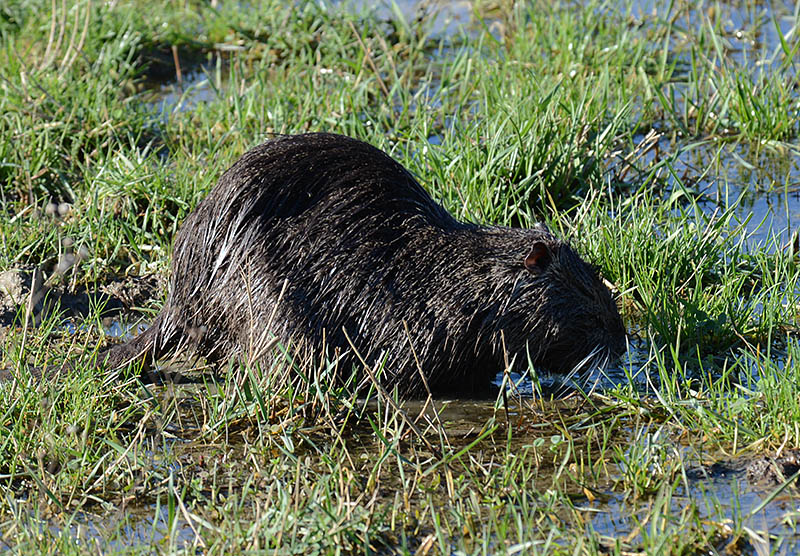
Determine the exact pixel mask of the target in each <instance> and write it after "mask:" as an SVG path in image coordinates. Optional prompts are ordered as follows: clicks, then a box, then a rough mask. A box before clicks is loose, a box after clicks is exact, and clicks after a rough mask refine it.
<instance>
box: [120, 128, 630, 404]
mask: <svg viewBox="0 0 800 556" xmlns="http://www.w3.org/2000/svg"><path fill="white" fill-rule="evenodd" d="M284 285H285V290H284V291H283V294H282V295H281V292H282V289H283V288H284ZM279 299H280V302H279ZM406 326H407V328H408V332H406ZM345 332H346V335H345ZM271 334H274V335H275V336H277V338H278V339H279V340H281V341H282V342H287V341H288V340H290V339H291V340H293V341H294V342H296V343H299V344H301V345H305V346H310V347H311V348H312V349H313V350H314V351H315V352H316V353H317V354H319V353H321V352H322V351H323V349H325V350H327V351H326V353H327V354H328V355H329V356H331V355H335V354H338V355H339V356H340V357H341V359H340V362H339V372H340V373H342V374H346V375H349V373H350V371H351V370H352V368H353V365H357V364H358V359H357V358H356V357H355V356H354V354H353V350H352V348H351V345H350V341H352V344H353V345H354V346H355V348H356V349H357V350H358V352H359V353H360V354H361V356H362V357H363V358H364V359H365V360H366V361H367V362H368V363H369V364H370V365H371V366H375V365H376V363H380V362H382V361H383V362H385V371H384V375H383V378H382V382H383V384H384V385H386V386H389V387H391V386H398V387H399V388H400V389H401V391H402V392H404V393H406V394H409V395H414V394H419V393H422V392H423V390H424V389H423V385H422V382H421V379H420V376H419V371H418V368H421V369H422V372H423V373H424V374H425V377H426V378H427V381H428V383H429V385H430V387H431V389H432V390H433V391H435V392H465V391H470V392H474V391H475V390H480V389H482V388H485V387H486V386H488V384H489V383H490V381H491V379H492V378H493V377H494V376H495V375H496V373H497V372H498V371H501V370H502V369H503V368H504V366H505V361H506V360H508V361H511V360H515V361H516V368H517V369H521V368H527V366H528V359H529V358H530V360H531V361H532V362H533V364H534V365H537V366H541V367H543V368H546V369H549V370H551V371H555V372H569V371H571V370H572V369H573V368H576V367H579V366H581V364H582V362H584V361H583V360H584V359H587V358H588V359H591V360H593V362H597V361H601V360H604V359H606V360H607V359H609V358H613V357H616V356H618V355H619V354H621V353H622V352H623V351H624V349H625V334H624V329H623V325H622V322H621V320H620V317H619V313H618V311H617V307H616V305H615V303H614V300H613V299H612V297H611V294H610V292H609V290H608V288H606V286H605V285H603V283H602V281H601V280H600V279H599V278H598V276H597V273H596V272H595V271H594V270H593V269H592V268H591V267H590V266H589V265H587V264H586V263H585V262H584V261H583V260H581V258H580V257H579V256H578V255H577V254H576V253H575V252H574V251H573V250H572V248H570V247H569V245H567V244H566V243H564V242H562V241H560V240H558V239H557V238H555V237H554V236H553V235H551V234H550V233H549V232H548V231H547V230H546V228H544V226H537V227H535V228H534V229H530V230H525V229H514V228H503V227H494V226H478V225H475V224H470V223H465V222H459V221H458V220H456V219H454V218H453V217H452V216H451V215H450V214H449V213H448V212H447V211H446V210H444V209H443V208H442V207H441V206H440V205H439V204H437V203H435V202H434V201H433V200H432V199H431V197H430V196H429V195H428V193H426V192H425V190H424V189H423V188H422V187H421V186H420V185H419V184H418V183H417V182H416V180H415V179H414V178H413V177H412V176H411V174H410V173H409V172H408V171H406V170H405V169H404V168H403V167H402V166H401V165H400V164H398V163H397V162H395V161H394V160H393V159H392V158H390V157H389V156H388V155H386V154H385V153H383V152H382V151H380V150H378V149H376V148H374V147H372V146H370V145H368V144H366V143H363V142H360V141H357V140H355V139H351V138H348V137H343V136H338V135H330V134H321V133H320V134H308V135H298V136H288V137H280V138H277V139H275V140H272V141H268V142H267V143H264V144H262V145H260V146H258V147H255V148H254V149H252V150H251V151H249V152H248V153H246V154H245V155H244V156H242V158H241V159H240V160H239V161H238V162H236V163H235V164H234V165H233V166H232V167H231V168H230V169H229V170H228V171H227V172H225V174H224V175H223V176H222V177H221V178H220V180H219V183H218V184H217V185H216V187H214V189H213V190H212V191H211V192H210V193H209V195H208V196H207V197H206V198H205V199H204V200H203V201H202V202H201V203H200V204H199V205H198V206H197V208H196V209H195V211H194V212H192V213H191V214H190V215H189V217H188V218H187V219H186V221H185V223H184V224H183V226H182V227H181V229H180V231H179V232H178V235H177V238H176V240H175V250H174V259H173V262H172V275H171V279H170V284H169V293H168V298H167V302H166V305H165V306H164V309H163V310H162V311H161V313H160V314H159V315H158V317H157V318H156V320H155V322H154V323H153V325H152V327H151V328H150V329H149V330H148V331H147V332H146V333H144V334H142V335H140V336H139V337H138V338H136V339H134V340H133V341H131V342H129V343H128V344H125V345H122V346H118V347H116V348H113V349H112V350H111V351H110V352H108V354H107V365H110V366H121V365H123V364H125V363H127V362H129V361H131V360H133V359H136V358H145V359H147V361H151V360H152V359H153V358H157V357H160V356H162V355H164V354H166V353H168V352H169V351H171V350H174V349H176V348H178V347H180V346H181V344H184V343H185V344H186V345H187V346H189V347H191V348H192V349H193V350H195V351H196V353H198V354H200V355H202V356H204V357H205V358H206V359H208V360H210V361H212V362H226V361H228V360H229V359H230V358H255V359H258V358H259V356H263V355H265V353H264V351H269V350H266V349H265V348H267V347H268V346H269V345H270V344H269V341H270V338H271V337H272V336H271ZM348 338H349V340H348ZM323 339H324V345H323ZM412 347H413V350H412ZM415 354H416V358H417V359H418V361H419V365H417V363H416V361H415ZM584 363H585V362H584Z"/></svg>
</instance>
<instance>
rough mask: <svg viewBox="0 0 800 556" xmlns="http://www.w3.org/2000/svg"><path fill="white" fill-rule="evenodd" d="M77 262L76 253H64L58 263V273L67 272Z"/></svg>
mask: <svg viewBox="0 0 800 556" xmlns="http://www.w3.org/2000/svg"><path fill="white" fill-rule="evenodd" d="M74 264H75V255H73V254H72V253H64V254H63V255H62V256H61V258H60V259H59V261H58V265H56V270H55V272H56V274H66V272H67V271H68V270H69V269H70V268H72V266H73V265H74Z"/></svg>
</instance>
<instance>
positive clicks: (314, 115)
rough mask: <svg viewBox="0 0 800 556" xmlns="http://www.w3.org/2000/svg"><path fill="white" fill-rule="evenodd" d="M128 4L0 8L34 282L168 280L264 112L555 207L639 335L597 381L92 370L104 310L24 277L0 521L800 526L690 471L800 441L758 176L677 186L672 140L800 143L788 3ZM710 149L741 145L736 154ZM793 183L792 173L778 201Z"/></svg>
mask: <svg viewBox="0 0 800 556" xmlns="http://www.w3.org/2000/svg"><path fill="white" fill-rule="evenodd" d="M745 4H748V6H749V5H750V4H749V3H745ZM144 6H145V4H144V3H140V2H133V1H132V2H119V3H114V2H111V3H108V2H107V3H94V2H88V1H77V2H64V3H55V4H51V3H49V2H39V3H36V2H22V1H11V2H6V3H5V4H4V5H3V6H2V7H0V40H1V43H0V88H2V90H3V95H2V96H0V131H1V132H0V214H2V217H1V218H0V246H2V248H0V270H3V271H6V270H11V269H19V268H24V269H28V270H30V269H31V268H40V269H42V270H44V271H45V273H46V274H47V275H48V279H47V282H46V285H47V287H48V288H49V291H50V293H49V295H51V296H57V295H58V294H60V293H63V292H73V291H84V290H87V291H95V290H97V289H98V287H99V286H100V285H101V284H104V283H106V282H108V281H109V280H110V279H112V278H124V277H126V276H142V275H148V274H158V275H164V274H166V273H167V272H168V265H169V258H170V251H171V241H172V238H173V237H174V235H175V231H176V230H177V228H178V226H179V225H180V223H181V222H182V220H183V219H184V217H185V216H186V214H187V213H188V212H189V211H190V210H191V208H192V207H194V206H195V205H196V203H197V202H198V201H199V199H201V198H202V196H203V195H204V194H205V193H206V192H207V191H208V190H209V189H210V188H211V187H212V185H213V183H214V182H215V181H216V179H217V178H218V176H219V175H220V173H221V172H222V170H223V169H224V168H226V167H228V166H229V165H230V164H231V163H232V162H233V161H234V160H235V159H236V158H238V156H239V155H241V154H242V153H243V152H244V151H245V150H246V149H247V148H248V147H250V146H252V145H254V144H256V143H258V142H260V141H263V140H264V139H266V138H268V137H269V136H270V135H271V134H274V133H296V132H303V131H321V130H326V131H334V132H339V133H345V134H348V135H352V136H355V137H359V138H362V139H365V140H367V141H369V142H371V143H373V144H375V145H377V146H379V147H381V148H383V149H385V150H387V151H389V152H390V153H392V155H393V156H395V157H396V158H397V159H398V160H400V161H401V162H402V163H403V164H405V165H406V166H408V167H409V168H411V169H412V171H413V172H415V173H416V174H417V175H418V176H419V177H420V180H421V181H422V182H423V184H424V185H425V186H426V187H427V188H428V189H429V191H431V193H432V194H433V195H434V197H435V198H437V199H438V200H440V201H441V202H442V203H443V204H444V205H445V206H446V207H447V208H448V209H449V210H450V211H451V212H453V213H454V214H456V215H457V216H458V217H459V218H462V219H468V220H472V221H476V222H481V223H496V224H504V225H508V224H514V225H525V226H527V225H531V224H532V223H533V222H535V221H538V220H545V221H546V222H547V223H548V225H549V226H550V227H551V228H552V229H553V230H554V231H557V232H558V233H559V234H561V235H563V236H565V237H567V238H569V239H570V241H571V242H572V243H573V244H575V245H576V246H577V247H578V249H579V250H580V251H581V252H582V253H584V254H585V255H586V256H587V257H588V258H589V259H591V260H592V261H593V262H594V263H595V264H596V265H598V266H599V268H600V270H601V272H602V274H603V276H604V277H605V278H607V279H608V280H609V281H610V282H612V283H613V284H614V285H615V287H616V288H617V290H618V292H619V297H620V303H621V306H622V309H623V313H624V316H625V319H626V322H627V324H628V326H629V330H630V332H631V339H632V341H633V342H634V344H633V345H635V346H639V347H636V348H635V350H634V355H635V356H633V357H631V358H629V359H627V360H626V361H623V362H622V363H621V368H619V369H617V371H618V373H617V374H618V375H620V376H623V377H625V379H624V380H612V381H610V383H609V384H605V386H604V387H602V388H600V389H599V390H598V391H595V392H594V393H592V394H586V393H584V392H582V391H581V390H580V389H578V390H575V389H572V390H570V389H569V388H565V389H563V391H568V392H569V391H571V392H572V393H571V394H570V395H568V396H567V397H566V399H561V400H556V401H552V400H547V399H545V396H544V395H543V394H542V392H541V390H539V389H536V388H535V389H534V392H535V393H536V395H535V396H534V397H533V398H517V397H514V396H511V398H510V399H509V400H508V402H507V403H504V402H505V400H506V396H505V394H503V395H499V396H498V400H497V401H496V402H495V403H492V402H490V401H487V402H474V403H473V402H465V401H458V402H452V403H451V402H448V401H444V400H437V401H431V400H428V401H427V402H426V403H424V404H422V405H420V404H415V403H403V402H401V401H400V400H397V401H394V402H390V401H389V400H387V399H386V398H385V397H384V394H383V393H379V392H373V393H372V394H371V396H370V397H369V399H358V398H355V397H354V396H353V395H352V393H350V392H349V391H348V389H347V388H346V387H342V386H334V385H331V384H329V383H328V379H329V377H330V376H331V374H332V369H331V365H332V363H330V362H325V361H323V362H319V361H316V362H310V361H304V360H298V359H295V358H294V356H293V352H292V350H291V349H290V348H289V347H288V346H287V349H286V350H285V351H280V350H279V349H278V350H276V358H275V361H274V364H273V366H272V367H269V368H267V367H264V368H258V367H255V368H250V367H247V366H243V367H236V366H234V367H232V368H230V369H222V370H217V371H218V372H217V373H213V372H210V371H208V370H202V369H201V370H200V371H199V372H197V373H195V374H196V375H197V376H199V377H201V381H200V382H199V383H198V384H194V385H171V384H167V385H160V384H144V383H142V382H140V381H139V380H138V379H136V378H134V377H135V376H136V372H135V371H136V370H135V369H131V371H130V378H126V377H125V376H109V377H98V376H95V374H94V373H93V371H92V365H91V360H92V357H93V356H94V354H95V353H96V351H97V350H96V346H98V345H104V344H105V343H106V340H105V339H104V338H103V337H102V333H101V331H100V330H99V327H98V326H97V324H98V323H99V322H101V321H102V319H103V317H104V315H105V313H104V312H103V307H102V306H101V305H102V303H98V304H97V305H96V306H92V307H90V308H85V310H84V311H83V316H74V313H73V316H72V317H70V318H71V319H72V324H73V325H74V329H75V330H76V332H74V333H69V332H67V331H66V330H65V329H64V326H63V323H64V319H65V317H64V316H63V315H61V314H59V313H58V312H52V311H47V310H42V311H39V310H40V309H41V307H40V306H38V305H36V306H35V307H34V305H35V304H31V305H32V307H31V308H32V309H34V311H30V312H29V311H28V308H27V306H26V304H25V303H20V304H19V305H18V306H17V307H14V308H12V309H8V310H7V311H6V314H5V315H3V313H2V312H0V319H5V320H4V321H3V322H5V323H6V324H11V325H12V326H9V327H6V328H3V329H2V332H0V341H2V342H3V351H2V358H0V367H3V368H7V369H11V370H12V372H13V373H15V374H16V380H14V381H12V382H8V383H4V384H3V385H0V417H1V419H0V423H1V424H2V427H0V490H2V492H3V496H0V500H1V501H0V532H1V533H2V537H0V544H2V545H3V546H4V547H6V548H11V549H13V550H16V551H19V552H33V551H37V552H44V553H48V552H49V553H54V552H57V553H84V552H85V551H87V550H101V551H106V552H125V553H152V552H165V553H169V552H180V551H188V550H197V551H200V552H202V553H210V554H215V553H234V552H240V551H253V552H271V553H281V554H287V553H309V552H319V553H361V552H363V553H376V552H386V553H419V554H432V553H452V552H463V553H474V554H492V553H503V552H505V553H533V554H536V553H542V554H552V553H570V554H576V553H583V554H598V553H609V552H611V553H629V552H631V551H639V552H645V553H676V554H677V553H680V554H685V553H696V552H722V551H728V552H734V553H755V552H758V553H763V552H764V551H767V552H768V551H770V550H772V551H776V552H780V551H781V550H786V551H789V552H791V551H792V550H796V549H797V547H798V542H800V540H798V538H797V535H796V534H795V533H793V532H792V531H793V530H794V527H795V526H796V524H797V519H798V518H797V512H796V510H792V509H791V508H789V507H787V506H786V505H781V504H779V503H778V502H774V501H773V502H771V503H770V504H769V505H768V506H767V508H768V511H767V513H765V514H763V515H764V517H763V519H762V520H761V521H759V519H761V518H760V517H759V518H758V519H756V518H755V517H754V516H753V515H750V513H748V512H750V510H751V509H753V508H757V507H758V502H757V500H756V501H753V500H752V496H751V495H752V492H753V490H752V489H750V490H746V492H741V493H740V492H739V491H738V490H736V489H737V488H738V487H735V486H734V487H732V488H733V489H734V491H733V493H729V492H728V490H730V489H728V490H724V489H722V488H721V487H720V488H718V490H714V488H715V487H714V486H710V487H709V489H711V490H710V491H709V490H708V489H707V490H703V486H702V485H703V483H702V482H699V483H698V479H697V478H696V477H698V475H701V474H702V473H700V471H703V472H706V471H707V470H708V469H712V471H708V472H707V473H706V475H713V465H712V463H713V462H714V461H724V462H728V463H729V464H730V465H732V466H733V467H734V471H735V472H734V475H735V477H739V478H741V476H743V475H744V471H743V469H744V463H741V464H739V463H737V462H740V461H742V460H739V459H736V458H738V457H741V456H745V457H749V458H757V457H762V456H763V455H765V454H772V455H781V454H785V453H787V452H791V451H792V450H797V449H798V448H800V431H799V430H798V427H800V425H798V423H800V407H798V400H800V376H798V368H800V366H798V365H797V364H796V362H797V360H798V356H800V353H798V343H797V331H798V320H797V319H798V303H797V296H798V292H799V291H800V288H799V287H798V279H799V278H798V265H797V259H796V251H797V250H796V247H795V248H785V247H786V245H785V243H784V240H783V239H781V237H780V236H779V235H772V236H771V238H770V239H767V240H763V241H760V242H758V241H754V239H753V236H752V234H753V230H754V226H753V224H754V222H752V221H748V220H747V219H745V221H742V219H741V215H742V214H743V211H746V208H745V207H746V206H745V204H744V203H745V201H744V199H745V197H746V195H747V194H748V192H747V191H740V190H736V185H735V184H730V185H731V187H730V190H731V191H733V192H734V194H732V195H730V196H726V197H718V199H717V200H716V201H711V200H710V197H709V196H707V195H704V194H702V193H701V192H698V188H697V187H695V186H696V185H697V184H698V183H702V182H703V181H704V180H708V179H709V175H708V168H701V169H699V171H694V172H693V170H692V168H691V167H689V166H682V165H681V164H682V162H681V158H680V154H681V151H680V147H681V144H680V142H681V141H684V140H685V141H691V142H692V146H695V147H696V145H697V144H699V143H698V141H699V142H707V144H715V145H718V144H721V143H725V144H729V143H736V144H737V146H738V145H741V146H742V149H744V150H748V151H751V152H754V153H756V154H755V155H754V157H755V158H753V159H750V162H746V161H744V160H743V159H742V158H741V157H740V156H739V155H738V154H737V155H736V156H739V158H738V159H736V160H741V161H742V164H743V165H744V168H746V170H747V171H750V170H751V169H752V166H753V165H754V164H758V163H759V159H758V156H759V155H758V153H759V152H760V151H761V149H762V148H770V149H772V150H774V151H776V152H782V153H785V156H787V157H796V156H797V150H796V149H794V148H792V147H791V145H788V144H786V142H790V141H793V140H794V139H796V137H797V135H798V120H799V119H800V118H799V116H798V97H797V94H796V72H795V63H794V61H793V60H794V57H795V54H796V51H797V49H798V47H797V44H798V41H797V38H796V31H795V29H796V25H797V13H790V14H785V13H782V12H779V11H778V8H775V10H776V11H775V22H774V23H773V22H767V23H765V22H763V21H761V20H759V21H756V22H750V24H749V26H744V29H743V32H744V33H745V35H747V34H748V33H753V34H758V33H763V32H764V31H763V24H772V28H775V27H776V26H777V27H778V28H779V29H781V32H780V33H779V34H780V36H781V39H780V40H779V41H778V42H776V43H773V48H772V50H769V49H767V50H764V49H762V50H755V49H751V50H748V51H747V54H746V55H743V54H742V53H741V50H740V49H738V48H735V47H734V46H735V45H732V43H733V42H734V40H738V39H736V34H735V33H733V32H732V31H731V29H730V25H729V21H728V19H726V18H725V17H724V15H723V14H725V13H728V12H726V10H728V9H729V7H727V4H718V3H713V4H712V3H700V4H698V3H685V2H673V3H671V4H670V5H669V8H666V7H663V8H662V7H657V9H656V10H655V11H654V12H653V13H645V14H641V13H637V12H635V10H634V5H633V4H632V3H626V2H620V3H610V2H587V3H581V4H576V3H572V2H568V3H560V2H556V3H553V2H538V1H531V2H527V3H525V2H518V3H514V4H513V6H512V5H510V4H507V3H500V4H499V5H497V6H486V5H485V4H483V3H480V2H478V3H476V4H475V6H474V10H473V20H472V24H471V25H468V26H467V27H465V28H463V29H462V30H460V31H458V32H457V33H456V34H452V35H440V34H437V33H436V32H434V31H433V27H432V25H431V21H432V20H431V19H429V18H427V17H424V16H421V17H420V18H419V19H406V18H404V17H403V16H402V13H401V12H400V10H399V9H397V10H390V12H391V14H390V16H389V17H388V18H386V17H383V16H382V15H376V14H375V13H374V12H369V11H364V12H358V11H356V10H353V9H349V8H346V7H341V6H339V7H337V6H333V7H331V6H326V5H323V4H320V3H316V2H306V3H304V2H301V3H299V4H296V5H293V6H291V7H286V6H285V4H284V3H280V2H273V1H271V0H264V1H262V2H256V3H255V4H253V5H252V6H251V7H250V9H242V7H241V6H240V5H239V4H237V3H220V4H219V5H217V3H212V4H211V5H207V4H206V3H201V2H182V3H176V2H172V1H167V0H164V1H161V2H155V3H152V2H150V3H146V7H147V9H144ZM751 7H752V9H755V3H753V6H751ZM730 9H733V8H730ZM43 15H46V16H47V17H42V16H43ZM791 17H793V18H794V19H793V20H791ZM778 18H780V21H778ZM787 18H788V19H787ZM787 21H788V23H787ZM787 27H788V28H787ZM789 29H791V30H792V32H788V31H789ZM747 36H749V35H747ZM750 57H753V58H754V59H753V58H750ZM762 67H769V68H770V71H767V70H766V69H765V70H763V71H762V70H761V69H760V68H762ZM193 71H194V72H199V74H198V75H203V76H204V77H200V78H198V80H196V81H194V83H195V85H194V87H195V88H192V87H189V88H187V89H186V90H185V91H183V93H182V94H180V95H178V97H177V98H178V100H177V102H176V103H175V104H173V105H165V104H162V103H159V102H153V101H152V92H150V91H147V90H146V89H143V88H144V87H145V86H146V84H147V83H149V82H152V81H153V80H157V79H159V78H163V77H164V75H165V74H166V73H169V76H170V77H173V76H174V78H175V79H176V80H177V81H182V80H184V79H185V78H186V76H187V75H188V74H189V73H190V72H193ZM200 84H202V91H203V93H202V96H201V95H199V94H198V90H199V89H200ZM649 132H652V133H653V134H656V135H660V136H661V137H668V138H670V139H672V140H673V142H672V143H670V145H671V147H672V148H673V149H674V152H670V153H669V154H668V155H667V156H664V155H663V153H660V152H659V145H660V144H661V143H660V141H659V138H658V137H656V136H654V135H652V134H650V135H648V133H649ZM654 137H656V138H655V140H654V139H653V138H654ZM683 146H684V147H686V145H685V144H684V145H683ZM687 148H688V147H687ZM654 152H655V154H654ZM710 152H711V154H710V155H709V157H710V158H711V159H712V160H711V162H710V166H709V167H723V166H726V162H725V161H724V160H723V157H724V156H725V153H726V152H728V151H726V150H725V149H722V148H719V147H714V148H713V149H712V150H711V151H710ZM735 152H738V151H735ZM748 166H749V167H750V168H748ZM744 171H745V170H742V172H744ZM795 178H796V176H794V177H793V176H792V174H788V175H787V176H785V179H784V180H783V181H781V182H780V184H779V185H778V186H779V187H782V188H783V190H784V191H786V193H787V198H788V193H789V192H790V191H794V190H795V189H796V187H797V181H796V179H795ZM731 179H733V178H731ZM725 180H726V178H724V177H723V178H720V179H719V181H717V182H716V183H715V185H717V187H718V188H721V187H723V186H724V187H725V190H726V191H727V190H728V185H729V184H728V183H727V181H725ZM720 182H722V183H720ZM773 186H774V184H772V185H770V186H769V187H765V190H767V191H771V190H772V189H774V187H773ZM715 203H716V204H715ZM786 203H787V206H786V211H787V212H789V211H790V209H789V206H788V201H786ZM789 247H791V246H789ZM26 276H27V275H26ZM158 303H159V300H158V299H157V294H156V298H155V299H151V300H150V302H149V307H150V308H151V309H152V307H154V306H158ZM2 310H4V308H3V306H0V311H2ZM32 313H35V314H32ZM142 314H143V315H145V316H147V315H150V313H147V312H140V315H142ZM34 323H36V324H37V325H36V326H32V324H34ZM641 346H644V347H641ZM64 359H71V360H75V361H77V364H76V366H75V369H74V372H72V373H70V374H69V375H68V376H65V377H64V378H63V379H62V380H61V381H59V382H57V383H51V382H48V381H41V380H38V379H37V378H35V377H34V376H31V375H30V373H29V370H30V368H31V366H32V365H45V364H52V363H59V362H61V361H63V360H64ZM177 365H179V366H178V368H179V369H180V370H181V371H186V369H187V366H188V365H189V364H184V365H181V364H177ZM587 389H588V388H587ZM512 390H513V389H512ZM389 395H391V393H390V394H389ZM398 405H399V406H400V407H399V408H398ZM731 462H732V463H731ZM737 465H738V466H739V467H736V466H737ZM698 469H699V470H700V471H698ZM736 473H738V475H736ZM698 485H700V486H698ZM734 485H735V483H734ZM780 487H784V490H782V491H781V492H783V493H784V494H783V495H782V496H783V497H784V498H782V500H784V501H786V500H788V501H789V502H790V503H794V504H795V505H796V501H797V490H796V488H797V487H796V484H787V485H770V486H768V487H764V488H766V490H767V494H765V495H764V496H765V497H767V496H768V493H769V492H775V491H776V490H775V489H778V488H780ZM726 488H728V487H726ZM770 489H772V490H770ZM756 492H758V491H756ZM748 496H750V498H748ZM745 504H749V507H747V508H746V507H744V505H745ZM740 505H741V507H740ZM760 515H761V514H760ZM609 523H610V525H609ZM793 524H794V525H793ZM759 531H760V532H759Z"/></svg>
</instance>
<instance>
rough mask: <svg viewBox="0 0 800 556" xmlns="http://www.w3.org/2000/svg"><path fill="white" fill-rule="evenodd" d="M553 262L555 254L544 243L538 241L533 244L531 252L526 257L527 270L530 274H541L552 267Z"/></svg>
mask: <svg viewBox="0 0 800 556" xmlns="http://www.w3.org/2000/svg"><path fill="white" fill-rule="evenodd" d="M551 262H553V252H552V251H550V248H549V247H548V246H547V244H546V243H545V242H543V241H537V242H535V243H534V244H533V248H532V249H531V252H530V253H528V256H527V257H525V268H526V269H527V270H528V272H532V273H533V274H539V273H541V272H544V270H545V269H546V268H547V267H548V266H550V263H551Z"/></svg>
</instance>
